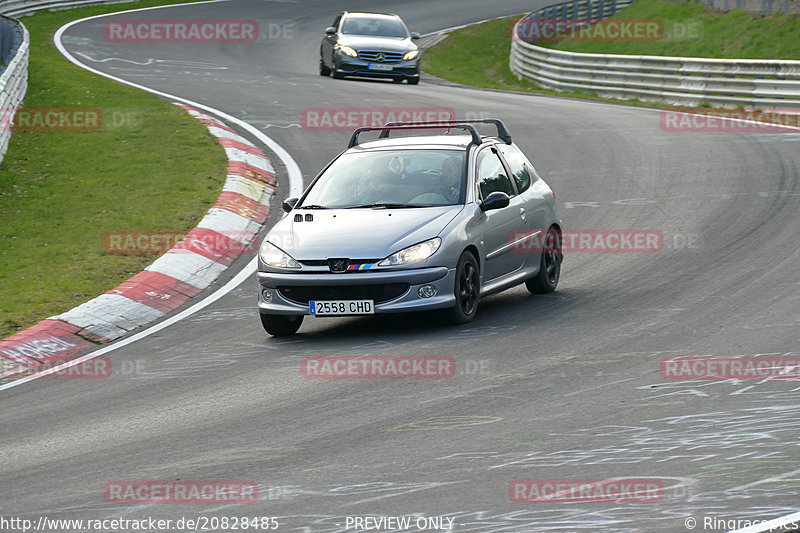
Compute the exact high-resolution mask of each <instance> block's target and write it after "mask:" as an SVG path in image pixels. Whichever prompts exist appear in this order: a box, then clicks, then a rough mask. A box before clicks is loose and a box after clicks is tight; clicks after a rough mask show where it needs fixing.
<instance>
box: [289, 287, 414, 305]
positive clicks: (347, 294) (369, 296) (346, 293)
mask: <svg viewBox="0 0 800 533" xmlns="http://www.w3.org/2000/svg"><path fill="white" fill-rule="evenodd" d="M278 290H279V291H280V292H281V295H283V297H284V298H286V299H288V300H291V301H293V302H297V303H299V304H307V303H308V302H309V301H311V300H374V301H375V303H377V304H379V303H382V302H388V301H389V300H393V299H394V298H397V297H398V296H402V295H403V294H405V293H406V292H407V291H408V283H386V284H384V285H334V286H330V287H329V286H325V287H302V286H300V287H278Z"/></svg>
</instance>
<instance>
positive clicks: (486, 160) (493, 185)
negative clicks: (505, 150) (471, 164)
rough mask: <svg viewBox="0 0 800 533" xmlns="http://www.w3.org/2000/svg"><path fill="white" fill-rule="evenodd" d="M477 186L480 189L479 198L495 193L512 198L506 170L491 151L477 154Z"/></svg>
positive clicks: (512, 190)
mask: <svg viewBox="0 0 800 533" xmlns="http://www.w3.org/2000/svg"><path fill="white" fill-rule="evenodd" d="M478 185H479V186H480V188H481V198H486V197H487V196H489V195H490V194H491V193H493V192H496V191H500V192H504V193H506V194H507V195H509V196H514V187H513V186H512V185H511V180H510V179H508V176H506V169H505V167H503V163H502V162H501V161H500V158H499V157H498V156H497V154H495V153H494V152H492V151H491V150H484V151H482V152H481V153H480V154H478Z"/></svg>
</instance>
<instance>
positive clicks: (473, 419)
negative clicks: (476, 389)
mask: <svg viewBox="0 0 800 533" xmlns="http://www.w3.org/2000/svg"><path fill="white" fill-rule="evenodd" d="M502 419H503V418H502V417H499V416H434V417H431V418H424V419H422V420H417V421H415V422H408V423H406V424H401V425H399V426H396V427H393V428H391V429H387V430H386V431H435V430H441V429H465V428H468V427H471V426H480V425H483V424H491V423H492V422H499V421H500V420H502Z"/></svg>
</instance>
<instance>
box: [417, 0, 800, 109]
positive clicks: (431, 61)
mask: <svg viewBox="0 0 800 533" xmlns="http://www.w3.org/2000/svg"><path fill="white" fill-rule="evenodd" d="M614 18H622V19H658V20H661V21H663V23H664V27H665V28H671V27H672V26H671V23H672V22H675V21H682V22H684V23H691V26H685V27H686V28H692V29H694V31H695V33H698V32H697V29H698V28H699V29H700V32H699V33H700V34H701V35H702V38H699V39H678V38H675V37H673V38H670V39H663V40H661V41H654V42H559V43H539V44H540V45H541V46H547V47H551V48H558V49H562V50H570V51H576V52H587V53H615V54H637V55H672V56H697V57H725V58H737V57H738V58H742V57H743V58H751V59H758V58H773V59H774V58H782V59H797V58H800V37H798V36H800V17H798V16H796V15H771V16H761V15H751V14H747V13H745V12H744V11H742V10H737V11H732V12H730V13H724V14H717V13H710V12H706V11H705V10H704V7H703V5H702V4H699V3H693V2H684V3H671V2H666V1H663V0H638V1H637V2H636V3H634V4H633V5H631V6H630V7H628V8H626V9H624V10H622V11H620V13H618V14H617V15H616V16H615V17H614ZM517 20H519V17H510V18H505V19H499V20H493V21H489V22H484V23H482V24H477V25H475V26H469V27H467V28H463V29H461V30H457V31H454V32H452V33H451V34H450V35H449V36H448V37H447V38H446V39H445V40H443V41H442V42H441V43H439V44H437V45H435V46H433V47H431V48H429V49H427V50H426V51H425V53H424V54H423V57H422V69H423V70H425V71H426V72H428V73H430V74H433V75H434V76H438V77H440V78H444V79H446V80H450V81H453V82H456V83H462V84H465V85H473V86H477V87H487V88H490V89H504V90H513V91H524V92H533V93H539V94H550V95H559V96H567V97H576V98H583V99H588V100H599V101H604V102H609V101H610V102H618V103H624V104H626V105H638V106H645V107H658V108H661V107H669V106H667V105H666V104H660V103H646V102H641V101H639V100H635V99H634V100H613V99H607V98H603V97H600V96H597V95H594V94H592V93H589V92H582V91H555V90H552V89H547V88H544V87H541V86H539V85H538V84H536V83H534V82H531V81H528V80H525V79H523V80H518V79H517V77H516V75H514V74H513V73H512V72H511V69H510V68H509V66H508V59H509V54H510V53H511V28H512V27H513V25H514V23H516V21H517Z"/></svg>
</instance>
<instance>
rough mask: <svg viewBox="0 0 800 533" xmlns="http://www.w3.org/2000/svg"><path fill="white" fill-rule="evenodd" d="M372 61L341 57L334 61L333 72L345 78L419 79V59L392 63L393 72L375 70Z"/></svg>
mask: <svg viewBox="0 0 800 533" xmlns="http://www.w3.org/2000/svg"><path fill="white" fill-rule="evenodd" d="M370 63H371V62H370V61H364V60H363V59H359V58H357V57H350V56H345V55H340V56H339V57H338V58H337V59H336V61H334V65H333V70H334V71H335V72H336V73H338V74H341V75H343V76H364V77H368V78H392V79H410V78H419V59H412V60H409V61H401V62H400V63H392V64H391V65H390V66H391V67H392V70H373V69H370V68H369V65H370Z"/></svg>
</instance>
